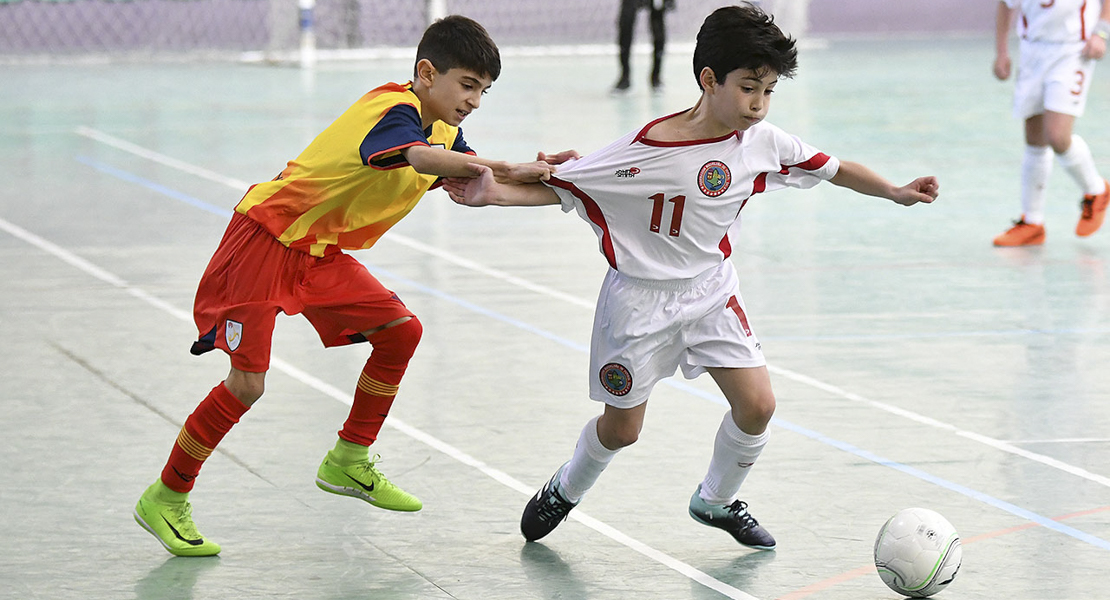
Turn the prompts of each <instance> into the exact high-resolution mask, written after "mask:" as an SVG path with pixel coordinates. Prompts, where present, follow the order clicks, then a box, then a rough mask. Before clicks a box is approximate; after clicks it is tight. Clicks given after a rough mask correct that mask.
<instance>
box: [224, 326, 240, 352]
mask: <svg viewBox="0 0 1110 600" xmlns="http://www.w3.org/2000/svg"><path fill="white" fill-rule="evenodd" d="M224 341H226V342H227V349H228V351H229V352H235V351H236V350H238V349H239V344H240V343H242V341H243V324H242V323H240V322H238V321H232V320H231V319H228V320H227V324H226V325H224Z"/></svg>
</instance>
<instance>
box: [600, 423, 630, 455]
mask: <svg viewBox="0 0 1110 600" xmlns="http://www.w3.org/2000/svg"><path fill="white" fill-rule="evenodd" d="M597 439H598V441H600V442H601V445H602V446H605V447H606V448H608V449H610V450H620V449H621V448H625V447H628V446H631V445H632V444H635V443H636V440H638V439H640V428H639V427H638V426H637V425H636V424H635V423H615V424H608V425H603V421H600V420H599V421H598V428H597Z"/></svg>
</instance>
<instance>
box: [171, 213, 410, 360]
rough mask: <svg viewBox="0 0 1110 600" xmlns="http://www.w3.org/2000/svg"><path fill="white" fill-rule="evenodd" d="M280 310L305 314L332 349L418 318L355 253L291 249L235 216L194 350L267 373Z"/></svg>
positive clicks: (206, 293)
mask: <svg viewBox="0 0 1110 600" xmlns="http://www.w3.org/2000/svg"><path fill="white" fill-rule="evenodd" d="M278 312H283V313H285V314H287V315H295V314H298V313H304V316H305V318H307V319H308V321H309V322H310V323H312V326H313V327H315V328H316V332H317V333H319V334H320V341H322V342H323V343H324V346H327V347H331V346H342V345H344V344H351V343H355V342H362V341H365V338H364V337H363V336H362V335H361V333H360V332H362V331H367V330H370V329H375V328H377V327H380V326H382V325H385V324H386V323H389V322H391V321H395V320H397V319H400V318H403V317H411V316H414V315H413V314H412V312H410V311H409V309H407V308H405V305H404V304H403V303H402V302H401V299H400V298H398V297H397V295H396V294H394V293H393V292H392V291H390V290H388V289H386V288H385V287H384V286H383V285H382V284H381V283H380V282H379V281H378V280H377V279H375V278H374V276H373V275H371V274H370V272H369V271H367V270H366V267H364V266H363V265H362V263H360V262H358V261H357V260H355V259H354V257H352V256H351V255H349V254H344V253H342V252H339V251H336V252H334V253H330V254H328V255H327V256H324V257H317V256H312V255H309V254H305V253H304V252H301V251H299V250H291V249H289V248H288V247H286V246H284V245H283V244H282V243H281V242H279V241H277V239H275V238H274V236H273V235H271V234H270V233H269V232H268V231H266V230H265V229H263V228H262V226H261V225H259V224H258V223H255V222H254V221H253V220H251V219H250V218H248V217H246V216H244V215H241V214H239V213H235V215H234V216H233V217H232V218H231V223H230V224H229V225H228V226H227V231H226V232H225V233H224V237H223V240H221V241H220V247H219V248H217V249H216V253H215V254H214V255H213V256H212V260H211V262H209V263H208V268H207V269H206V270H205V272H204V276H203V277H202V278H201V280H200V286H199V287H198V288H197V297H196V301H195V302H194V304H193V319H194V320H195V321H196V324H197V330H198V331H199V332H200V339H198V340H197V341H196V342H195V343H194V344H193V349H192V353H193V354H203V353H205V352H208V351H209V350H213V349H215V348H219V349H220V350H223V351H224V352H226V353H227V354H228V355H229V356H230V357H231V366H233V367H235V368H236V369H239V370H241V371H248V372H252V373H262V372H265V371H266V370H268V369H269V368H270V343H271V339H272V336H273V331H274V321H275V320H276V318H277V314H278Z"/></svg>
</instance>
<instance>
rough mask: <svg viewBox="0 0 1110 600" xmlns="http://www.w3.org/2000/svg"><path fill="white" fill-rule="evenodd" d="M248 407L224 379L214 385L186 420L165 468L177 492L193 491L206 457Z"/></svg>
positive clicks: (164, 477)
mask: <svg viewBox="0 0 1110 600" xmlns="http://www.w3.org/2000/svg"><path fill="white" fill-rule="evenodd" d="M247 408H248V407H247V406H246V405H245V404H243V403H242V402H240V401H239V399H238V398H236V397H235V396H234V395H232V393H231V392H229V391H228V389H227V387H226V386H224V384H223V383H222V382H221V383H220V385H217V386H216V387H214V388H212V391H211V392H208V396H207V397H206V398H205V399H204V400H203V401H202V402H201V403H200V405H198V406H197V408H196V410H194V411H193V414H191V415H189V418H188V419H185V426H184V427H182V428H181V433H179V434H178V435H177V442H176V443H174V445H173V450H171V451H170V458H169V460H168V461H166V467H165V468H164V469H162V483H164V484H166V487H168V488H170V489H171V490H173V491H175V492H182V493H184V492H188V491H190V490H192V489H193V480H194V479H196V477H197V474H198V473H200V467H201V466H202V465H203V464H204V461H205V459H207V458H208V456H209V455H210V454H212V451H213V450H215V448H216V445H217V444H219V443H220V440H222V439H223V438H224V435H226V434H227V432H228V431H230V430H231V427H232V426H233V425H235V424H236V423H238V422H239V417H242V416H243V413H245V412H247Z"/></svg>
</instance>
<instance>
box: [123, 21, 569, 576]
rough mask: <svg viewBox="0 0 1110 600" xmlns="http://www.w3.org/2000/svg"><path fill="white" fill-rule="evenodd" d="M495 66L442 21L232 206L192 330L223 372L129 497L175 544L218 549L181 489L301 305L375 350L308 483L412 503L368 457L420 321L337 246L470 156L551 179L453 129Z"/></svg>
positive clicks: (395, 216)
mask: <svg viewBox="0 0 1110 600" xmlns="http://www.w3.org/2000/svg"><path fill="white" fill-rule="evenodd" d="M500 71H501V61H500V56H499V53H498V50H497V46H496V45H495V44H494V43H493V40H491V39H490V37H489V35H488V34H487V33H486V31H485V29H484V28H482V26H481V25H479V24H478V23H476V22H474V21H472V20H470V19H467V18H465V17H460V16H451V17H447V18H445V19H441V20H439V21H437V22H436V23H434V24H433V25H432V26H430V27H429V28H428V30H427V31H426V32H425V33H424V36H423V38H422V39H421V41H420V45H419V46H418V48H417V56H416V66H415V69H414V76H413V80H412V81H411V82H409V83H406V84H396V83H388V84H386V85H383V86H381V87H379V88H377V89H375V90H373V91H371V92H369V93H367V94H366V95H365V96H363V97H362V98H361V99H359V100H358V101H357V102H355V104H354V105H352V106H351V107H350V108H349V109H348V110H347V111H346V112H345V113H343V115H341V116H340V117H339V118H338V119H336V121H335V122H334V123H332V124H331V125H330V126H329V127H328V128H327V129H325V130H324V131H323V132H322V133H321V134H320V135H319V136H317V138H316V139H315V140H313V142H312V143H311V144H310V145H309V146H308V148H306V149H305V150H304V152H302V153H301V155H300V156H298V157H297V158H296V159H295V160H293V161H291V162H289V164H288V166H287V167H286V168H285V170H283V171H282V172H281V174H280V175H278V176H277V177H276V178H275V179H274V180H272V181H268V182H265V183H260V184H257V185H254V186H252V187H251V188H250V189H249V190H248V191H247V193H246V195H245V196H244V197H243V199H242V200H241V201H240V202H239V204H238V205H237V206H236V207H235V214H234V216H233V217H232V219H231V223H230V225H229V226H228V228H227V232H226V233H225V234H224V237H223V240H222V241H221V242H220V246H219V248H218V249H217V250H216V253H215V255H214V256H213V257H212V260H211V262H210V263H209V265H208V268H207V270H206V271H205V273H204V276H203V278H202V279H201V282H200V285H199V287H198V289H197V296H196V302H195V305H194V319H195V320H196V324H197V328H198V331H199V334H200V335H199V339H198V340H197V341H196V342H195V343H194V344H193V348H192V352H193V354H202V353H204V352H208V351H210V350H213V349H216V348H219V349H220V350H223V351H224V352H226V353H227V354H228V356H229V357H230V358H231V372H230V374H229V375H228V377H227V379H226V380H224V381H223V382H222V383H220V384H219V385H217V386H216V387H215V388H213V389H212V391H211V392H210V393H209V394H208V396H207V397H206V398H205V399H204V400H203V401H202V402H201V403H200V405H199V406H197V408H196V410H195V411H194V412H193V413H192V414H191V415H190V416H189V418H188V419H187V420H186V421H185V425H184V427H182V429H181V432H180V434H179V435H178V437H177V442H176V443H175V444H174V446H173V450H172V451H171V453H170V457H169V460H168V461H167V463H166V466H165V468H164V469H163V471H162V475H161V477H160V478H159V479H158V480H157V481H155V482H154V483H153V484H152V485H151V486H150V487H149V488H147V490H146V492H145V493H144V494H143V495H142V497H141V498H140V499H139V502H138V504H137V505H136V507H135V520H136V521H138V523H139V524H140V525H142V526H143V528H145V529H146V530H147V531H149V532H150V533H152V534H153V535H154V536H155V537H157V538H158V539H159V541H161V543H162V545H163V546H165V547H166V549H167V550H169V551H170V552H171V553H173V554H176V555H179V556H210V555H213V554H217V553H219V551H220V547H219V545H217V544H216V543H214V542H212V541H211V540H208V539H207V538H205V537H204V536H203V535H201V533H200V532H199V531H197V527H196V525H195V524H194V523H193V520H192V516H191V510H192V507H191V505H190V503H189V502H188V494H189V492H190V490H191V489H192V487H193V483H194V480H195V478H196V477H197V474H198V473H199V472H200V468H201V466H202V465H203V464H204V461H205V459H207V458H208V456H209V455H210V454H211V453H212V451H213V450H214V449H215V448H216V445H217V444H219V442H220V440H221V439H223V437H224V435H225V434H227V432H228V431H229V430H230V429H231V427H232V426H233V425H235V423H237V422H238V421H239V419H240V418H241V417H242V416H243V414H244V413H246V411H247V409H248V408H249V407H250V406H251V405H252V404H253V403H254V402H255V401H256V400H258V398H259V397H261V396H262V392H263V388H264V382H265V376H266V371H267V370H268V369H269V363H270V345H271V336H272V333H273V328H274V322H275V319H276V316H277V314H278V313H279V312H284V313H285V314H289V315H294V314H298V313H300V314H303V315H304V316H305V318H307V319H308V320H309V322H310V323H312V326H313V327H315V329H316V331H317V332H318V333H319V335H320V340H321V341H322V342H323V343H324V346H327V347H331V346H341V345H345V344H351V343H356V342H364V341H365V342H370V344H371V345H372V346H373V351H372V353H371V355H370V358H369V360H368V361H367V362H366V366H365V367H364V368H363V371H362V374H361V376H360V377H359V381H358V385H357V387H356V389H355V392H354V400H353V403H352V407H351V412H350V415H349V417H348V418H347V421H346V422H345V423H344V424H343V428H342V429H341V430H340V431H339V439H338V441H337V442H336V445H335V448H333V449H332V450H331V451H329V452H328V453H327V455H326V456H325V458H324V460H323V463H322V464H321V465H320V468H319V470H318V471H317V475H316V485H317V486H319V487H320V489H322V490H324V491H327V492H331V493H335V494H342V495H347V496H353V497H356V498H360V499H362V500H365V501H366V502H369V503H370V504H373V505H375V506H379V507H381V508H385V509H389V510H398V511H416V510H420V509H421V507H422V505H421V502H420V500H418V499H417V498H415V497H414V496H412V495H411V494H408V493H407V492H405V491H403V490H401V489H400V488H399V487H397V486H396V485H394V484H393V483H391V482H390V481H389V480H388V479H386V478H385V476H384V475H382V473H381V472H380V471H379V470H378V469H377V467H376V466H375V460H376V457H375V458H374V459H371V458H370V452H369V446H370V445H372V444H373V443H374V442H375V440H376V439H377V436H378V432H379V430H380V429H381V427H382V424H383V422H384V420H385V417H386V415H388V413H389V409H390V406H391V405H392V403H393V399H394V397H395V395H396V394H397V390H398V386H399V384H400V383H401V377H402V375H404V372H405V369H406V367H407V366H408V362H409V359H410V358H411V357H412V355H413V352H414V351H415V349H416V346H417V344H418V342H419V341H420V336H421V332H422V328H421V325H420V321H419V320H417V318H416V316H415V315H413V313H412V312H410V311H409V310H408V309H407V308H406V307H405V305H404V304H403V303H402V302H401V300H400V299H399V298H398V297H397V295H396V294H394V293H393V292H392V291H390V290H388V289H387V288H385V287H384V286H383V285H382V284H381V283H380V282H378V280H377V279H375V278H374V276H373V275H371V274H370V273H369V272H368V271H367V270H366V268H365V267H364V266H362V264H361V263H359V262H358V261H356V260H355V259H354V258H353V257H352V256H351V255H349V254H346V253H345V252H344V250H358V249H363V248H369V247H371V246H373V245H374V243H375V242H377V240H378V239H379V238H380V237H381V236H382V234H384V233H385V232H386V231H387V230H388V229H389V228H390V227H392V226H393V225H394V224H395V223H397V222H398V221H400V220H401V218H403V217H404V216H405V215H406V214H408V213H409V212H410V211H411V210H412V209H413V207H414V206H415V205H416V203H417V202H418V201H419V200H420V198H421V197H422V196H423V195H424V193H425V192H427V191H428V190H429V189H431V188H432V187H434V186H436V185H438V183H439V181H440V178H442V177H451V176H466V175H469V174H471V173H472V171H471V170H470V169H469V168H468V167H467V164H468V163H474V162H478V163H481V164H483V165H486V166H488V167H490V168H491V169H493V171H494V172H495V173H496V174H497V175H498V177H499V178H500V179H501V180H503V181H506V182H508V181H515V182H536V181H539V180H541V179H545V178H546V177H547V176H548V175H549V174H550V172H551V171H552V170H553V167H551V166H550V165H549V164H548V163H546V162H535V163H523V164H510V163H505V162H501V161H491V160H486V159H480V158H478V157H476V156H474V152H473V151H472V150H471V149H470V148H469V147H468V146H467V144H466V142H465V141H464V139H463V136H462V131H461V130H460V129H459V124H460V123H461V122H462V121H463V119H464V118H466V116H467V115H468V114H469V113H470V112H472V111H474V110H476V109H477V108H478V106H479V104H480V100H481V96H482V94H484V93H485V92H486V90H487V89H488V88H489V87H490V85H491V84H492V83H493V81H494V80H496V79H497V77H498V75H499V74H500ZM568 154H573V153H568ZM563 156H564V155H555V157H552V158H550V159H549V160H551V161H552V162H557V161H558V160H561V158H562V157H563Z"/></svg>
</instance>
